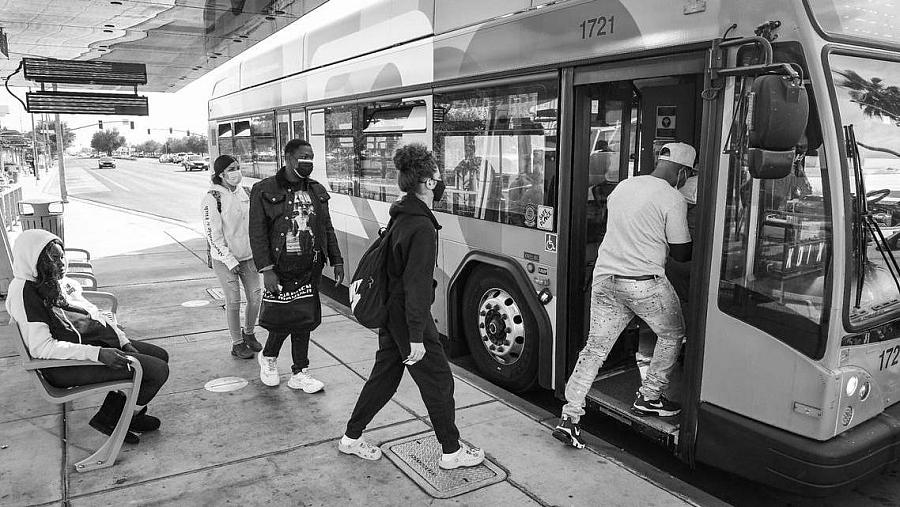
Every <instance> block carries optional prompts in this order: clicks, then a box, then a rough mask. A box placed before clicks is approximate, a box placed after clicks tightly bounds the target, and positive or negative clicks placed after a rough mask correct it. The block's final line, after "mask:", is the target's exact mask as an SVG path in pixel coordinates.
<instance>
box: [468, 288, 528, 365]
mask: <svg viewBox="0 0 900 507" xmlns="http://www.w3.org/2000/svg"><path fill="white" fill-rule="evenodd" d="M478 332H479V334H480V335H481V344H482V345H484V348H485V349H486V350H487V351H488V354H490V356H491V357H492V358H494V361H497V362H498V363H500V364H502V365H511V364H513V363H515V362H516V361H518V360H519V358H520V357H521V356H522V349H524V348H525V319H523V318H522V312H521V311H520V310H519V305H518V304H516V301H515V300H514V299H513V297H512V296H511V295H510V294H509V293H508V292H506V291H505V290H503V289H496V288H493V289H488V290H487V291H485V293H484V295H483V296H481V302H480V303H479V304H478Z"/></svg>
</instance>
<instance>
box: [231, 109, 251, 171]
mask: <svg viewBox="0 0 900 507" xmlns="http://www.w3.org/2000/svg"><path fill="white" fill-rule="evenodd" d="M232 140H233V142H234V151H233V152H232V155H234V157H235V158H236V159H238V161H239V162H240V163H241V172H242V173H244V175H246V176H250V177H256V173H255V171H254V170H253V143H252V140H251V138H250V120H237V121H235V122H234V137H233V138H232Z"/></svg>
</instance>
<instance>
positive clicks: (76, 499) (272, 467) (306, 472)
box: [0, 201, 716, 506]
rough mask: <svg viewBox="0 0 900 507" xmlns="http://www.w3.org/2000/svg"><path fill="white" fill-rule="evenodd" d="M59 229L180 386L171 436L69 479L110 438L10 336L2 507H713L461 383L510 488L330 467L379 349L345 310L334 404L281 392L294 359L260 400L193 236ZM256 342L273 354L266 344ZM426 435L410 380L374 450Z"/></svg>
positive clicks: (141, 226)
mask: <svg viewBox="0 0 900 507" xmlns="http://www.w3.org/2000/svg"><path fill="white" fill-rule="evenodd" d="M65 219H66V239H67V243H68V244H70V245H71V246H81V247H87V248H89V249H90V250H91V251H92V252H93V253H94V271H95V274H96V275H97V277H98V279H99V281H100V284H101V290H106V291H110V292H113V293H115V294H116V295H117V296H118V298H119V301H120V305H121V306H120V312H119V319H120V322H121V324H122V325H123V327H124V328H125V330H126V332H127V333H129V335H130V336H131V337H132V338H133V339H138V340H149V341H152V342H153V343H155V344H157V345H160V346H162V347H164V348H165V349H166V350H168V352H169V354H170V357H171V361H170V367H171V376H170V378H169V381H168V383H167V384H166V385H165V386H164V387H163V390H162V391H161V392H160V394H159V396H158V397H157V398H156V399H155V400H154V401H153V402H152V403H151V413H152V414H153V415H156V416H158V417H160V418H161V419H162V421H163V426H162V428H161V429H160V431H159V432H156V433H148V434H144V435H143V436H142V437H141V443H140V444H139V445H136V446H132V445H127V444H126V445H125V446H124V447H123V450H122V452H121V453H120V455H119V458H118V462H117V463H116V465H115V466H113V467H111V468H107V469H103V470H99V471H95V472H91V473H85V474H81V473H77V472H75V471H74V469H73V466H72V464H73V463H74V462H76V461H78V460H80V459H82V458H84V457H85V456H87V455H88V454H89V453H90V452H92V451H93V450H94V449H96V448H97V447H99V446H100V444H101V443H102V442H103V440H104V438H105V437H104V436H103V435H101V434H100V433H98V432H96V431H94V430H93V429H91V428H90V427H89V426H88V424H87V422H88V420H89V419H90V417H91V416H92V415H93V413H94V412H95V410H96V407H97V406H98V405H99V404H100V402H101V401H102V399H101V398H100V397H98V398H95V399H87V400H81V401H78V402H75V403H74V404H69V405H66V406H65V407H60V406H56V405H51V404H49V403H46V402H44V401H43V400H42V399H41V398H39V397H38V396H37V393H36V391H35V388H34V387H33V386H32V384H31V381H30V380H29V379H28V378H27V377H26V376H25V374H24V372H23V371H22V369H21V366H20V363H19V359H18V357H17V356H16V355H15V352H14V350H15V347H14V345H13V343H12V341H11V340H12V337H11V335H10V333H9V330H8V329H7V328H3V330H2V333H3V335H2V336H0V505H26V504H41V505H43V504H48V505H51V504H52V505H60V504H66V503H68V504H71V505H122V504H126V503H129V504H164V505H168V504H176V505H230V504H236V505H263V504H273V505H341V504H343V505H401V504H406V505H422V504H432V503H434V504H440V505H492V506H496V505H532V504H534V505H598V504H604V505H642V506H645V505H682V504H688V505H690V504H704V505H707V504H713V503H716V502H715V500H714V499H713V498H711V497H709V496H708V495H706V494H704V493H702V492H701V491H698V490H696V489H695V488H693V487H691V486H689V485H686V484H684V483H682V482H680V481H678V480H676V479H674V478H672V477H670V476H668V475H667V474H664V473H662V472H660V471H658V470H656V469H654V468H652V467H650V466H649V465H646V464H643V463H641V462H638V461H636V460H630V461H629V460H628V458H627V456H623V455H622V454H620V453H619V452H618V451H616V450H614V449H612V448H611V447H610V446H608V445H606V444H605V443H603V442H602V441H599V440H596V439H593V438H592V439H590V441H591V445H590V446H589V448H588V449H586V450H583V451H576V450H574V449H570V448H566V447H563V446H562V445H560V444H559V442H557V441H556V440H554V439H553V438H552V437H551V429H552V424H553V423H555V418H553V417H552V415H551V414H546V413H541V412H540V411H536V410H534V409H531V408H529V407H528V406H526V405H524V404H521V402H519V401H518V398H515V397H513V396H510V395H508V394H505V393H504V392H503V391H501V390H498V389H496V388H493V387H492V386H487V385H484V383H483V381H481V380H480V379H477V378H473V377H472V376H471V375H469V374H468V373H466V372H464V371H458V370H456V369H455V372H456V373H457V378H456V401H457V423H458V425H459V427H460V431H461V433H462V438H463V439H464V440H466V441H467V442H469V443H471V444H472V445H475V446H479V447H482V448H484V449H485V451H486V453H487V454H488V456H489V458H490V460H491V461H492V462H493V463H494V464H496V465H497V469H498V470H500V471H501V472H502V473H503V474H505V475H506V478H505V479H503V480H501V481H500V482H496V483H494V484H490V485H487V486H485V487H482V488H480V489H476V490H474V491H470V492H467V493H464V494H462V495H459V496H455V497H453V498H449V499H445V500H437V499H435V498H433V497H431V496H429V494H428V493H426V491H425V490H424V489H423V488H421V487H419V486H418V485H417V483H416V482H414V481H413V480H412V479H411V478H410V477H409V476H408V475H406V474H405V473H404V471H403V470H402V469H401V468H400V467H398V466H397V465H396V464H395V463H394V462H393V461H391V460H389V459H388V457H387V456H385V457H384V458H382V459H381V460H380V461H378V462H367V461H363V460H360V459H357V458H355V457H350V456H345V455H342V454H340V453H339V452H338V451H337V442H338V440H339V438H340V436H341V434H342V433H343V429H344V425H345V423H346V420H347V418H348V417H349V415H350V411H351V410H352V408H353V404H354V402H355V400H356V397H357V395H358V394H359V391H360V389H361V387H362V385H363V383H364V381H365V378H366V376H367V375H368V372H369V371H370V368H371V366H372V362H373V358H374V354H375V350H376V348H377V336H376V334H375V333H374V332H373V331H371V330H368V329H366V328H363V327H361V326H359V325H358V324H357V323H356V322H354V321H353V320H352V319H349V318H348V317H346V316H345V314H344V313H343V312H344V310H343V308H342V307H340V306H339V305H338V304H337V303H335V302H333V301H331V300H329V299H327V298H323V300H324V303H325V307H324V309H323V314H324V317H323V322H322V326H321V327H320V328H319V329H318V330H316V331H315V332H314V333H313V343H312V344H311V346H310V360H311V366H310V369H311V373H312V374H313V375H315V376H316V377H317V378H319V379H321V380H322V381H324V382H325V383H326V390H325V391H324V392H323V393H318V394H314V395H307V394H304V393H302V392H297V391H293V390H291V389H289V388H287V386H286V385H285V384H286V382H285V380H286V379H287V377H288V374H289V372H290V362H291V361H290V352H289V348H288V347H285V348H284V349H283V350H282V353H281V357H280V358H279V370H280V371H281V372H282V377H283V381H282V384H281V385H280V386H279V387H267V386H264V385H263V384H262V383H261V382H260V380H259V375H258V374H259V369H258V366H257V364H256V361H254V360H236V359H234V358H232V356H231V355H230V354H229V350H230V339H229V337H228V333H227V331H226V330H225V318H224V313H223V310H222V306H221V305H222V303H223V302H222V301H221V300H214V299H212V297H211V296H210V293H209V292H208V291H207V289H211V288H217V287H218V283H217V281H216V279H215V277H214V276H213V274H212V271H210V270H208V269H207V268H206V266H205V257H206V245H205V242H204V240H203V239H202V238H201V237H199V235H198V234H197V233H196V232H195V231H192V230H191V229H189V228H188V227H184V226H181V225H179V224H177V223H171V222H165V221H159V220H156V219H154V218H152V217H147V216H141V215H140V214H134V213H127V212H123V211H119V210H115V209H109V208H104V207H101V206H97V205H93V204H89V203H83V202H78V201H73V202H72V203H71V204H70V205H69V206H68V207H67V209H66V217H65ZM98 222H99V223H98ZM185 303H187V304H185ZM0 317H2V316H0ZM258 334H259V337H260V340H261V341H262V340H264V338H265V332H264V331H262V330H260V331H259V332H258ZM224 377H240V378H243V379H246V380H247V381H248V384H247V385H246V386H245V387H243V388H241V389H238V390H235V391H231V392H212V391H210V390H207V389H205V388H204V386H205V385H206V384H207V383H208V382H209V381H211V380H214V379H220V378H224ZM430 431H431V427H430V422H429V420H428V416H427V412H426V410H425V407H424V405H423V404H422V401H421V399H420V398H419V395H418V391H417V389H416V387H415V385H414V384H413V383H412V381H411V379H410V378H409V376H406V377H405V378H404V380H403V382H402V384H401V386H400V389H399V390H398V392H397V394H396V395H395V396H394V397H393V400H392V401H391V402H390V403H389V404H388V405H387V406H386V407H385V409H384V410H383V411H382V412H381V413H380V414H379V415H378V416H377V417H376V418H375V420H374V421H373V422H372V424H371V425H370V427H369V430H368V431H367V433H366V437H367V439H369V440H370V441H371V442H373V443H378V444H385V443H388V445H391V444H390V442H393V441H396V440H398V439H404V438H407V437H411V436H416V435H420V436H423V437H424V436H427V435H428V434H429V432H430ZM626 462H627V463H626ZM426 468H427V467H426ZM426 471H427V470H426ZM434 472H435V473H436V474H437V476H438V479H441V480H444V479H448V480H449V479H451V478H452V477H450V475H451V474H452V473H450V472H443V471H439V470H438V471H434ZM440 474H445V475H440Z"/></svg>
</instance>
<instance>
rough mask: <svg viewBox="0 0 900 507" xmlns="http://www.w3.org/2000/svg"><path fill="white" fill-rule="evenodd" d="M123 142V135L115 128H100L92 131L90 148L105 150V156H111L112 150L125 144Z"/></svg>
mask: <svg viewBox="0 0 900 507" xmlns="http://www.w3.org/2000/svg"><path fill="white" fill-rule="evenodd" d="M125 142H126V141H125V136H122V135H119V131H118V130H116V129H112V130H100V131H98V132H94V137H92V138H91V148H93V149H95V150H97V151H103V152H106V155H107V156H112V153H113V152H114V151H116V150H117V149H119V148H121V147H122V146H125Z"/></svg>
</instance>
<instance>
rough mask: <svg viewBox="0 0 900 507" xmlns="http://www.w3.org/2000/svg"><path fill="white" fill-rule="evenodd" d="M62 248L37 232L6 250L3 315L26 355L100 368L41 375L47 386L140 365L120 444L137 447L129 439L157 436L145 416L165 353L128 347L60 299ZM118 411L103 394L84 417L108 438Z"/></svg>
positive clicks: (80, 305) (124, 372) (126, 373)
mask: <svg viewBox="0 0 900 507" xmlns="http://www.w3.org/2000/svg"><path fill="white" fill-rule="evenodd" d="M65 267H66V261H65V252H64V250H63V244H62V241H61V240H60V239H59V238H58V237H57V236H56V235H54V234H52V233H50V232H47V231H43V230H40V229H32V230H27V231H23V232H22V234H21V235H19V237H18V238H17V239H16V242H15V245H14V246H13V274H14V275H15V278H14V279H13V281H12V282H11V283H10V286H9V293H8V295H7V298H6V310H7V311H8V312H9V315H10V316H11V317H12V318H13V320H15V321H16V323H18V325H19V329H20V330H21V333H22V338H23V339H24V340H25V344H26V346H27V347H28V351H29V352H30V353H31V356H32V357H33V358H35V359H77V360H88V361H98V362H100V363H103V364H102V365H96V366H94V365H90V366H68V367H63V368H47V369H45V370H41V374H42V375H43V377H44V379H45V380H46V381H47V382H48V383H49V384H50V385H52V386H55V387H63V388H65V387H74V386H81V385H87V384H96V383H101V382H110V381H114V380H123V379H129V378H131V377H132V372H131V368H130V366H129V363H128V359H127V356H126V354H127V355H130V356H133V357H134V358H135V359H137V360H138V361H139V362H140V363H141V367H142V368H143V372H144V378H143V380H142V381H141V386H140V390H139V392H138V398H137V406H136V407H135V413H134V416H133V418H132V419H131V426H130V427H129V429H130V430H131V431H130V432H129V433H128V434H127V435H126V436H125V441H126V442H128V443H132V444H136V443H138V442H139V441H140V439H139V438H138V436H137V435H136V434H134V433H132V432H138V433H141V432H146V431H154V430H157V429H159V426H160V421H159V419H157V418H156V417H153V416H150V415H147V403H149V402H150V400H151V399H153V397H154V396H155V395H156V393H157V392H159V389H160V388H161V387H162V385H163V384H164V383H165V382H166V380H167V379H168V378H169V364H168V361H169V354H168V353H166V351H165V350H163V349H162V348H160V347H157V346H156V345H153V344H151V343H145V342H137V341H135V342H132V341H129V340H128V338H127V337H126V336H125V333H124V332H122V331H121V330H120V329H118V328H117V327H116V326H114V325H111V324H110V323H109V322H108V321H107V320H106V319H105V318H101V319H94V318H92V315H93V316H99V311H98V310H97V308H96V307H95V306H93V305H89V306H90V307H91V308H90V309H88V308H85V306H88V305H85V302H86V300H84V299H83V297H81V296H80V295H79V296H77V297H73V296H69V297H67V296H66V294H65V292H68V291H63V287H62V285H61V283H60V282H61V280H62V279H63V276H64V275H65ZM124 407H125V395H124V394H122V393H120V392H118V391H116V392H110V393H109V394H108V395H107V396H106V399H105V400H104V401H103V405H102V406H101V407H100V410H99V411H98V412H97V413H96V414H95V415H94V417H92V418H91V421H90V425H91V427H92V428H94V429H96V430H97V431H100V432H101V433H105V434H107V435H109V434H111V433H112V431H113V429H115V426H116V422H117V421H118V419H119V415H120V414H121V413H122V410H123V409H124Z"/></svg>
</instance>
